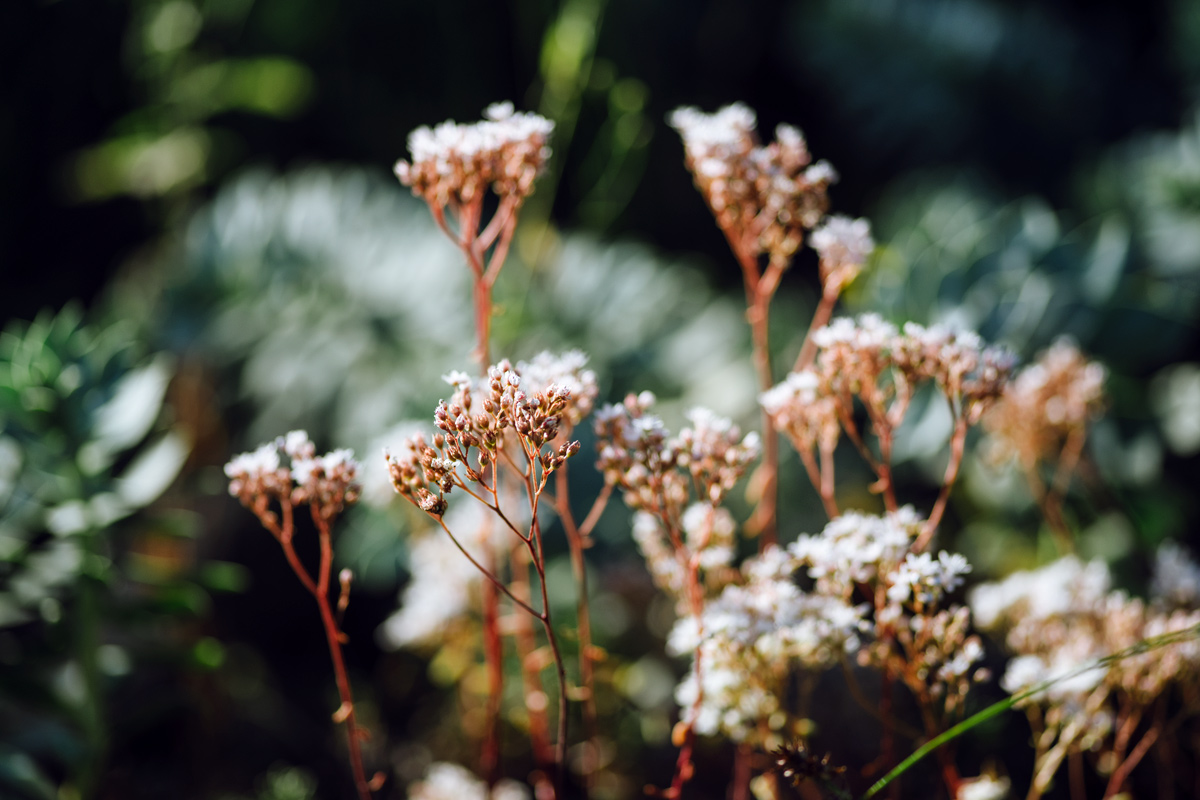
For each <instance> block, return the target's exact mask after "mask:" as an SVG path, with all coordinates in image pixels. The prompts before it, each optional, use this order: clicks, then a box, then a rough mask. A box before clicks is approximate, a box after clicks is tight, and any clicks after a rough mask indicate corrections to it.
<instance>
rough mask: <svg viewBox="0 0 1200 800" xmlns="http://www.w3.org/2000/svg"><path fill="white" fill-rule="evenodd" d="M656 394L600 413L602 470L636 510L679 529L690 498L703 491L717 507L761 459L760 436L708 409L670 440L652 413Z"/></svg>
mask: <svg viewBox="0 0 1200 800" xmlns="http://www.w3.org/2000/svg"><path fill="white" fill-rule="evenodd" d="M653 405H654V395H653V394H651V393H650V392H642V393H641V394H640V395H632V394H631V395H629V396H628V397H626V398H625V402H624V404H623V405H620V406H616V405H608V406H605V407H604V408H601V409H600V411H599V412H597V414H596V437H597V439H598V440H599V442H598V444H597V447H598V449H599V458H598V460H597V464H596V465H597V467H598V468H599V469H600V471H601V472H602V473H603V474H604V479H605V481H606V482H607V483H608V484H610V485H612V486H616V487H618V488H620V489H621V490H622V491H623V492H624V496H625V502H626V503H627V504H628V505H629V507H630V508H633V509H635V510H644V511H649V512H651V513H652V514H655V515H656V516H659V517H660V518H662V519H664V521H668V520H669V522H670V524H671V525H672V526H673V527H675V528H676V529H679V527H680V523H681V515H682V513H683V510H684V508H685V507H686V506H687V505H688V500H689V497H690V487H689V480H688V479H689V478H691V480H692V481H694V483H695V486H696V487H697V492H698V493H699V494H700V495H701V496H702V497H704V498H705V499H707V500H708V501H709V502H710V503H711V504H712V505H714V506H716V505H719V504H720V503H721V501H722V500H723V499H724V498H725V495H726V493H727V492H728V491H729V490H730V489H732V488H733V486H734V484H736V483H737V482H738V480H739V479H740V478H741V477H742V476H743V475H744V474H745V472H746V470H747V469H748V468H749V467H750V464H751V463H753V462H754V459H756V458H758V455H759V451H760V449H761V442H760V439H759V436H758V434H757V433H754V432H751V433H748V434H746V435H745V436H742V434H741V431H740V430H739V429H738V427H737V426H736V425H734V424H733V423H732V422H730V421H729V420H727V419H724V418H723V417H719V416H717V415H716V414H713V413H712V412H711V411H708V410H707V409H693V410H692V411H691V412H689V413H688V420H689V421H690V422H691V423H692V424H691V426H690V427H686V428H684V429H682V430H681V431H680V432H679V436H678V437H676V438H669V436H668V432H667V429H666V427H665V426H664V425H663V422H662V420H661V419H659V418H658V417H657V416H654V415H653V414H649V413H648V412H649V410H650V408H651V407H652V406H653Z"/></svg>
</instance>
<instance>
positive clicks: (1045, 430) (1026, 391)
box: [984, 339, 1106, 469]
mask: <svg viewBox="0 0 1200 800" xmlns="http://www.w3.org/2000/svg"><path fill="white" fill-rule="evenodd" d="M1105 375H1106V370H1105V369H1104V367H1103V366H1102V365H1101V364H1098V363H1096V362H1095V361H1088V360H1087V359H1086V358H1084V356H1083V354H1082V353H1080V352H1079V350H1078V348H1076V347H1075V346H1074V345H1073V344H1071V343H1069V342H1068V341H1066V340H1064V339H1060V340H1059V341H1057V342H1055V343H1054V345H1053V346H1052V347H1051V348H1050V349H1049V350H1046V351H1045V352H1044V353H1042V354H1041V355H1040V356H1039V357H1038V359H1037V361H1035V362H1034V363H1032V364H1030V365H1029V366H1027V367H1025V368H1024V369H1023V370H1021V371H1020V372H1019V373H1018V374H1017V375H1016V376H1015V377H1014V378H1013V380H1012V381H1011V382H1010V383H1009V384H1008V386H1007V387H1006V388H1005V390H1004V394H1003V396H1002V397H1001V399H1000V402H998V403H997V404H996V406H995V408H994V409H992V411H991V412H990V413H989V414H988V415H987V418H986V419H985V420H984V423H985V425H986V426H987V429H988V430H989V431H990V432H991V434H992V436H993V437H994V439H995V441H996V444H997V445H998V450H999V452H1000V454H1001V455H1010V454H1011V455H1015V456H1016V457H1017V459H1018V460H1019V461H1020V462H1021V464H1022V465H1024V466H1025V467H1026V468H1027V469H1032V468H1033V467H1034V466H1035V465H1036V464H1037V463H1038V462H1040V461H1044V460H1047V459H1054V458H1056V457H1057V456H1058V454H1059V453H1060V452H1061V451H1062V449H1063V447H1064V446H1065V445H1066V443H1067V442H1068V440H1069V439H1070V438H1071V437H1072V436H1082V435H1083V434H1084V433H1085V431H1086V428H1087V423H1088V421H1089V420H1091V419H1094V418H1095V417H1096V416H1098V415H1099V413H1100V410H1101V408H1102V407H1103V404H1104V378H1105Z"/></svg>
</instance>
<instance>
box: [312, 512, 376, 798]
mask: <svg viewBox="0 0 1200 800" xmlns="http://www.w3.org/2000/svg"><path fill="white" fill-rule="evenodd" d="M313 521H314V522H316V524H317V533H318V536H319V538H320V543H321V564H320V567H319V569H318V573H317V574H318V578H317V591H316V592H315V596H316V599H317V606H318V607H319V608H320V609H321V622H322V624H323V625H324V626H325V639H326V641H327V642H328V643H329V656H330V658H331V659H332V660H333V672H334V677H335V680H336V682H337V687H338V694H339V696H340V697H341V701H342V704H341V706H340V707H339V708H338V710H337V712H336V713H335V714H334V719H344V720H345V722H346V740H347V743H348V745H349V750H350V766H351V769H352V770H353V772H354V785H355V788H356V789H357V790H358V796H359V798H360V800H370V799H371V789H370V786H369V784H368V783H367V776H366V773H365V772H364V770H363V763H362V752H361V750H360V747H359V740H360V739H361V738H363V737H364V736H365V734H366V731H365V730H364V729H360V728H359V727H358V723H357V720H356V719H355V714H354V696H353V695H352V694H351V692H350V679H349V678H348V677H347V676H346V665H345V663H344V662H343V660H342V644H341V643H342V639H343V634H342V633H341V631H339V630H338V627H337V622H336V621H335V620H334V616H333V609H332V608H331V607H330V605H329V573H330V569H331V567H332V565H333V546H332V545H331V543H330V537H329V521H328V520H327V519H325V518H324V517H322V516H321V515H320V514H319V513H317V510H316V508H315V507H314V508H313Z"/></svg>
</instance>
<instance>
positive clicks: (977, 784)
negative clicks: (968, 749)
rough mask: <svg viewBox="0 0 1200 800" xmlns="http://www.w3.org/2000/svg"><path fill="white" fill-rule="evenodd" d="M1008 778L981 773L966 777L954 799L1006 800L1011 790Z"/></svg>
mask: <svg viewBox="0 0 1200 800" xmlns="http://www.w3.org/2000/svg"><path fill="white" fill-rule="evenodd" d="M1009 786H1010V784H1009V781H1008V778H994V777H991V776H990V775H980V776H979V777H978V778H966V779H964V780H963V781H962V782H961V783H960V784H959V785H958V793H957V794H956V795H955V797H954V800H1005V798H1006V797H1008V790H1009Z"/></svg>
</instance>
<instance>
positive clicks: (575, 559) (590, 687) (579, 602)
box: [554, 464, 611, 788]
mask: <svg viewBox="0 0 1200 800" xmlns="http://www.w3.org/2000/svg"><path fill="white" fill-rule="evenodd" d="M554 480H555V487H554V505H555V508H556V509H557V511H558V516H559V519H561V520H562V523H563V529H564V530H565V531H566V533H567V546H568V547H569V548H570V551H571V570H572V571H573V572H574V573H575V586H576V589H577V591H578V596H577V599H576V601H575V607H576V616H577V625H578V634H579V680H580V683H581V684H582V685H583V728H584V731H583V735H584V738H585V739H586V740H587V750H586V752H585V754H584V764H583V774H584V779H585V783H586V785H587V786H588V787H589V788H590V787H591V784H592V777H593V773H594V772H595V768H596V763H597V761H598V760H599V754H600V751H599V739H598V732H597V729H596V697H595V678H594V677H593V669H592V655H593V653H592V622H591V611H590V609H589V604H588V583H587V566H586V564H585V563H584V558H583V550H584V547H585V536H584V534H583V533H582V532H581V531H580V529H579V528H578V526H576V524H575V517H574V516H572V514H571V498H570V494H569V491H568V479H567V465H566V464H563V465H562V466H561V467H559V469H558V473H557V474H556V475H555V477H554ZM604 488H605V489H606V490H609V491H611V490H610V488H609V486H607V485H605V487H604ZM607 494H608V493H607V492H606V493H603V496H604V497H605V498H606V499H607ZM598 499H599V498H597V500H598ZM600 508H601V510H603V506H601V507H600ZM591 516H592V515H590V514H589V515H588V519H589V520H590V519H591ZM596 516H597V518H599V515H596ZM587 521H588V520H585V521H584V522H585V523H586V522H587ZM593 524H594V523H593ZM589 531H590V528H589Z"/></svg>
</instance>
